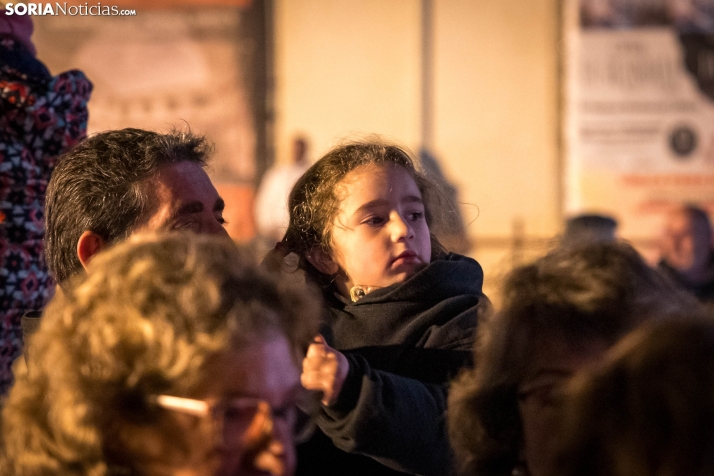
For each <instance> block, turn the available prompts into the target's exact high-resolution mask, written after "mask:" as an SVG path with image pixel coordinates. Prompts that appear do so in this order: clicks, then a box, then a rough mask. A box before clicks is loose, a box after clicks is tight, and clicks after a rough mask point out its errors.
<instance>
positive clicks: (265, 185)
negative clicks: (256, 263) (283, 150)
mask: <svg viewBox="0 0 714 476" xmlns="http://www.w3.org/2000/svg"><path fill="white" fill-rule="evenodd" d="M292 152H293V155H292V158H291V161H290V163H288V164H276V165H274V166H272V167H271V168H270V169H268V170H267V171H266V172H265V175H263V180H262V181H261V182H260V186H259V187H258V191H257V193H256V196H255V224H256V226H257V228H258V235H259V236H260V237H262V238H264V239H265V240H266V241H268V242H269V243H268V244H267V245H268V247H269V248H268V249H270V248H272V247H273V246H275V243H277V242H278V241H280V240H281V239H282V238H283V235H284V234H285V230H287V229H288V222H289V220H290V217H289V214H288V195H290V190H292V188H293V185H295V182H297V181H298V179H299V178H300V177H301V176H302V174H304V173H305V171H306V170H307V169H308V168H309V167H310V162H309V160H308V142H307V139H306V138H305V137H302V136H298V137H296V138H295V140H294V141H293V151H292Z"/></svg>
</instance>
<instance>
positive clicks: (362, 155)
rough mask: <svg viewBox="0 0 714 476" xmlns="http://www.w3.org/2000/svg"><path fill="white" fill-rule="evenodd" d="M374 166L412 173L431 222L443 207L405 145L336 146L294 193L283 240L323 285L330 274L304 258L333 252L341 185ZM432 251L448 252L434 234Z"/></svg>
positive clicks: (294, 188) (290, 200) (380, 142)
mask: <svg viewBox="0 0 714 476" xmlns="http://www.w3.org/2000/svg"><path fill="white" fill-rule="evenodd" d="M372 164H377V165H381V164H391V165H395V166H399V167H403V168H404V169H406V170H407V172H409V174H410V175H411V177H412V178H413V179H414V182H416V185H417V187H418V188H419V191H420V192H421V194H422V199H423V201H424V206H425V210H426V222H427V224H428V225H431V222H432V217H433V215H432V213H434V211H435V210H437V209H438V207H439V206H440V200H439V193H438V192H437V189H436V187H437V186H436V185H435V183H434V182H432V181H431V180H430V179H428V178H427V177H426V175H425V174H424V173H423V172H422V171H421V170H420V168H419V166H418V164H417V162H416V161H415V160H414V159H413V158H412V157H411V156H410V155H409V153H408V152H407V151H406V150H404V149H403V148H401V147H399V146H396V145H391V144H387V143H384V142H382V141H380V140H374V141H365V142H355V143H350V144H346V145H342V146H339V147H336V148H334V149H332V150H331V151H330V152H328V153H327V154H326V155H324V156H323V157H322V158H321V159H320V160H318V161H317V162H316V163H315V164H314V165H313V166H312V167H310V168H309V169H308V170H307V172H305V174H304V175H303V176H302V177H301V178H300V180H298V182H297V183H296V184H295V186H294V187H293V189H292V191H291V192H290V198H289V201H288V209H289V211H290V223H289V225H288V229H287V231H286V233H285V236H284V238H283V244H284V245H285V246H286V247H287V251H290V252H294V253H297V254H298V256H300V267H301V268H302V269H304V270H306V271H307V272H308V274H309V275H310V276H311V277H312V278H313V279H315V280H316V281H317V282H318V283H321V284H322V285H328V284H329V282H330V278H329V277H327V276H325V275H324V274H322V273H320V272H319V271H318V270H317V269H315V268H314V267H313V266H312V265H310V263H309V262H308V261H307V259H306V256H307V254H308V253H310V252H311V251H313V250H315V249H320V250H322V251H324V252H325V253H327V254H329V253H330V250H331V248H332V227H333V222H334V219H335V216H336V215H337V212H338V210H339V207H340V203H341V201H342V197H340V196H339V194H338V190H337V189H338V187H337V186H338V184H339V183H340V182H341V181H342V180H343V179H344V178H345V176H346V175H347V174H349V173H350V172H352V171H353V170H355V169H357V168H358V167H361V166H364V165H372ZM431 249H432V259H434V258H436V257H439V256H441V255H443V254H445V250H444V247H443V246H442V245H441V244H440V243H439V241H438V240H437V238H436V237H435V236H434V234H433V233H431Z"/></svg>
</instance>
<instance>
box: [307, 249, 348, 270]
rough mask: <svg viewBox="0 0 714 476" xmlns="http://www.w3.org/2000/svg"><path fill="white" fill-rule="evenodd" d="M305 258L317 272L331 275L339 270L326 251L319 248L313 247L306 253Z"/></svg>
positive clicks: (338, 266)
mask: <svg viewBox="0 0 714 476" xmlns="http://www.w3.org/2000/svg"><path fill="white" fill-rule="evenodd" d="M307 260H308V261H309V262H310V264H311V265H313V266H314V267H315V268H316V269H317V270H318V271H319V272H321V273H322V274H326V275H328V276H331V275H333V274H335V273H337V272H338V271H339V270H340V265H338V264H337V263H336V262H335V261H334V260H333V259H332V258H331V257H330V255H328V254H327V253H325V252H324V251H323V250H321V249H320V248H313V249H312V250H310V251H309V252H308V253H307Z"/></svg>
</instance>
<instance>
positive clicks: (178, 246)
mask: <svg viewBox="0 0 714 476" xmlns="http://www.w3.org/2000/svg"><path fill="white" fill-rule="evenodd" d="M316 296H317V293H314V294H313V293H312V292H310V291H309V290H306V289H303V288H300V289H290V288H287V287H285V286H284V285H283V284H281V283H279V282H277V281H275V280H274V279H273V278H272V277H269V276H267V275H265V274H264V273H262V272H260V271H258V270H257V269H256V268H255V267H254V266H252V265H251V264H250V260H248V259H247V258H246V256H244V255H243V254H242V253H240V252H239V250H238V249H237V248H236V246H235V245H234V244H233V243H232V242H231V241H230V240H229V239H227V238H225V237H209V236H195V235H191V234H185V233H175V234H171V233H170V234H164V235H163V236H161V235H155V236H154V235H149V236H139V237H134V238H132V239H131V240H129V241H127V242H125V243H122V244H120V245H118V246H116V247H114V248H113V249H112V250H109V251H107V252H105V253H102V254H101V255H99V256H97V257H96V258H95V259H94V260H92V263H91V264H90V265H89V266H88V269H87V274H86V275H78V276H75V277H74V278H73V279H72V283H71V285H70V286H66V287H65V288H64V290H63V292H62V293H58V294H57V295H56V296H55V297H54V299H53V300H52V301H51V302H50V304H49V305H48V307H47V309H46V311H45V315H44V318H43V321H42V325H41V326H40V329H39V331H38V332H37V333H36V334H35V335H34V336H32V338H31V341H30V343H31V345H32V348H33V352H31V353H30V355H29V356H28V359H29V362H28V364H29V365H28V368H29V370H30V371H29V372H28V373H27V374H24V375H23V376H21V377H18V378H17V381H16V382H15V384H14V386H13V387H12V389H11V391H10V394H9V397H8V400H7V402H6V403H5V407H4V408H3V411H2V439H1V440H0V445H1V446H0V455H1V456H0V474H7V475H10V474H12V475H15V476H29V475H40V474H42V475H46V476H47V475H57V476H60V475H61V476H70V475H71V476H80V475H81V476H90V475H91V476H109V475H130V476H158V475H161V476H167V475H168V476H179V475H181V476H237V475H243V476H245V475H253V474H260V475H267V474H270V475H273V476H279V475H288V476H289V475H291V474H292V473H293V470H294V467H295V463H296V461H295V458H296V457H295V448H294V443H295V441H294V438H295V437H296V436H298V434H299V432H300V430H301V427H302V426H303V425H302V423H304V422H305V421H308V420H307V419H304V418H301V413H300V412H299V411H298V408H297V405H298V404H299V403H301V402H303V401H304V397H305V396H306V393H305V392H306V391H305V390H304V389H303V388H302V386H301V384H300V370H299V368H300V362H301V360H302V358H303V357H304V355H305V351H306V349H307V347H308V345H309V343H310V341H311V339H312V337H313V336H314V334H315V333H316V332H317V325H318V324H317V316H318V315H319V306H320V304H319V300H318V299H317V298H316Z"/></svg>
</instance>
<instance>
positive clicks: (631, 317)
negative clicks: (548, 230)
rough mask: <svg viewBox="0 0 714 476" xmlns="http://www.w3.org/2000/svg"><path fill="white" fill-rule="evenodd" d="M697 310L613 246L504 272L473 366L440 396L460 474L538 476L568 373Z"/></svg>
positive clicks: (577, 250)
mask: <svg viewBox="0 0 714 476" xmlns="http://www.w3.org/2000/svg"><path fill="white" fill-rule="evenodd" d="M697 306H698V304H697V302H696V301H695V300H694V299H693V297H691V296H689V295H688V294H685V293H684V292H683V291H680V290H679V289H678V288H677V287H676V285H675V284H674V283H673V282H671V281H670V280H669V279H667V278H666V277H665V276H663V275H661V274H660V273H658V272H657V271H656V270H654V269H652V268H650V267H649V266H648V265H647V263H645V262H644V260H643V259H642V258H641V257H640V255H639V254H638V253H637V252H636V251H635V250H634V249H633V248H632V247H631V246H629V245H626V244H622V243H612V244H608V243H605V244H596V245H591V246H585V247H567V248H562V249H557V250H555V251H553V252H551V253H550V254H548V255H546V256H544V257H542V258H540V259H538V260H536V261H535V262H534V263H532V264H528V265H525V266H522V267H520V268H517V269H515V270H513V271H512V272H511V274H510V275H509V276H508V278H507V279H506V282H505V284H504V287H503V307H502V309H501V310H500V311H499V312H498V313H497V314H495V315H493V316H490V317H489V318H488V319H485V320H484V321H482V323H481V327H480V328H479V341H478V342H477V345H476V354H475V361H476V364H475V368H474V369H473V370H468V371H465V372H463V373H462V375H461V376H460V378H459V379H457V380H456V381H455V382H454V384H453V385H452V387H451V390H450V393H449V407H448V423H449V436H450V439H451V442H452V445H453V447H454V451H455V453H456V457H457V461H458V466H459V470H460V474H464V475H483V476H507V475H533V476H541V475H543V474H544V471H545V469H544V468H545V467H546V465H547V463H548V461H549V458H550V457H551V455H552V453H553V445H554V442H555V437H556V436H557V435H558V432H559V426H558V425H559V416H560V410H561V409H560V393H561V390H562V388H563V386H564V384H565V383H566V382H567V381H568V379H569V378H570V377H571V376H572V374H573V373H574V372H575V371H577V370H579V369H581V368H583V367H585V366H587V365H590V364H592V363H593V362H595V361H597V360H599V359H601V358H602V355H603V354H604V352H605V351H606V350H607V349H608V348H609V347H610V346H611V345H612V344H614V343H615V342H616V341H617V340H618V339H619V338H620V337H622V336H623V335H625V334H626V333H627V332H629V331H630V330H631V329H633V328H635V327H636V326H638V325H639V324H640V323H642V322H644V321H645V320H648V319H654V318H657V317H662V316H668V315H673V314H676V313H678V312H681V311H683V310H686V309H693V308H695V307H697Z"/></svg>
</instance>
